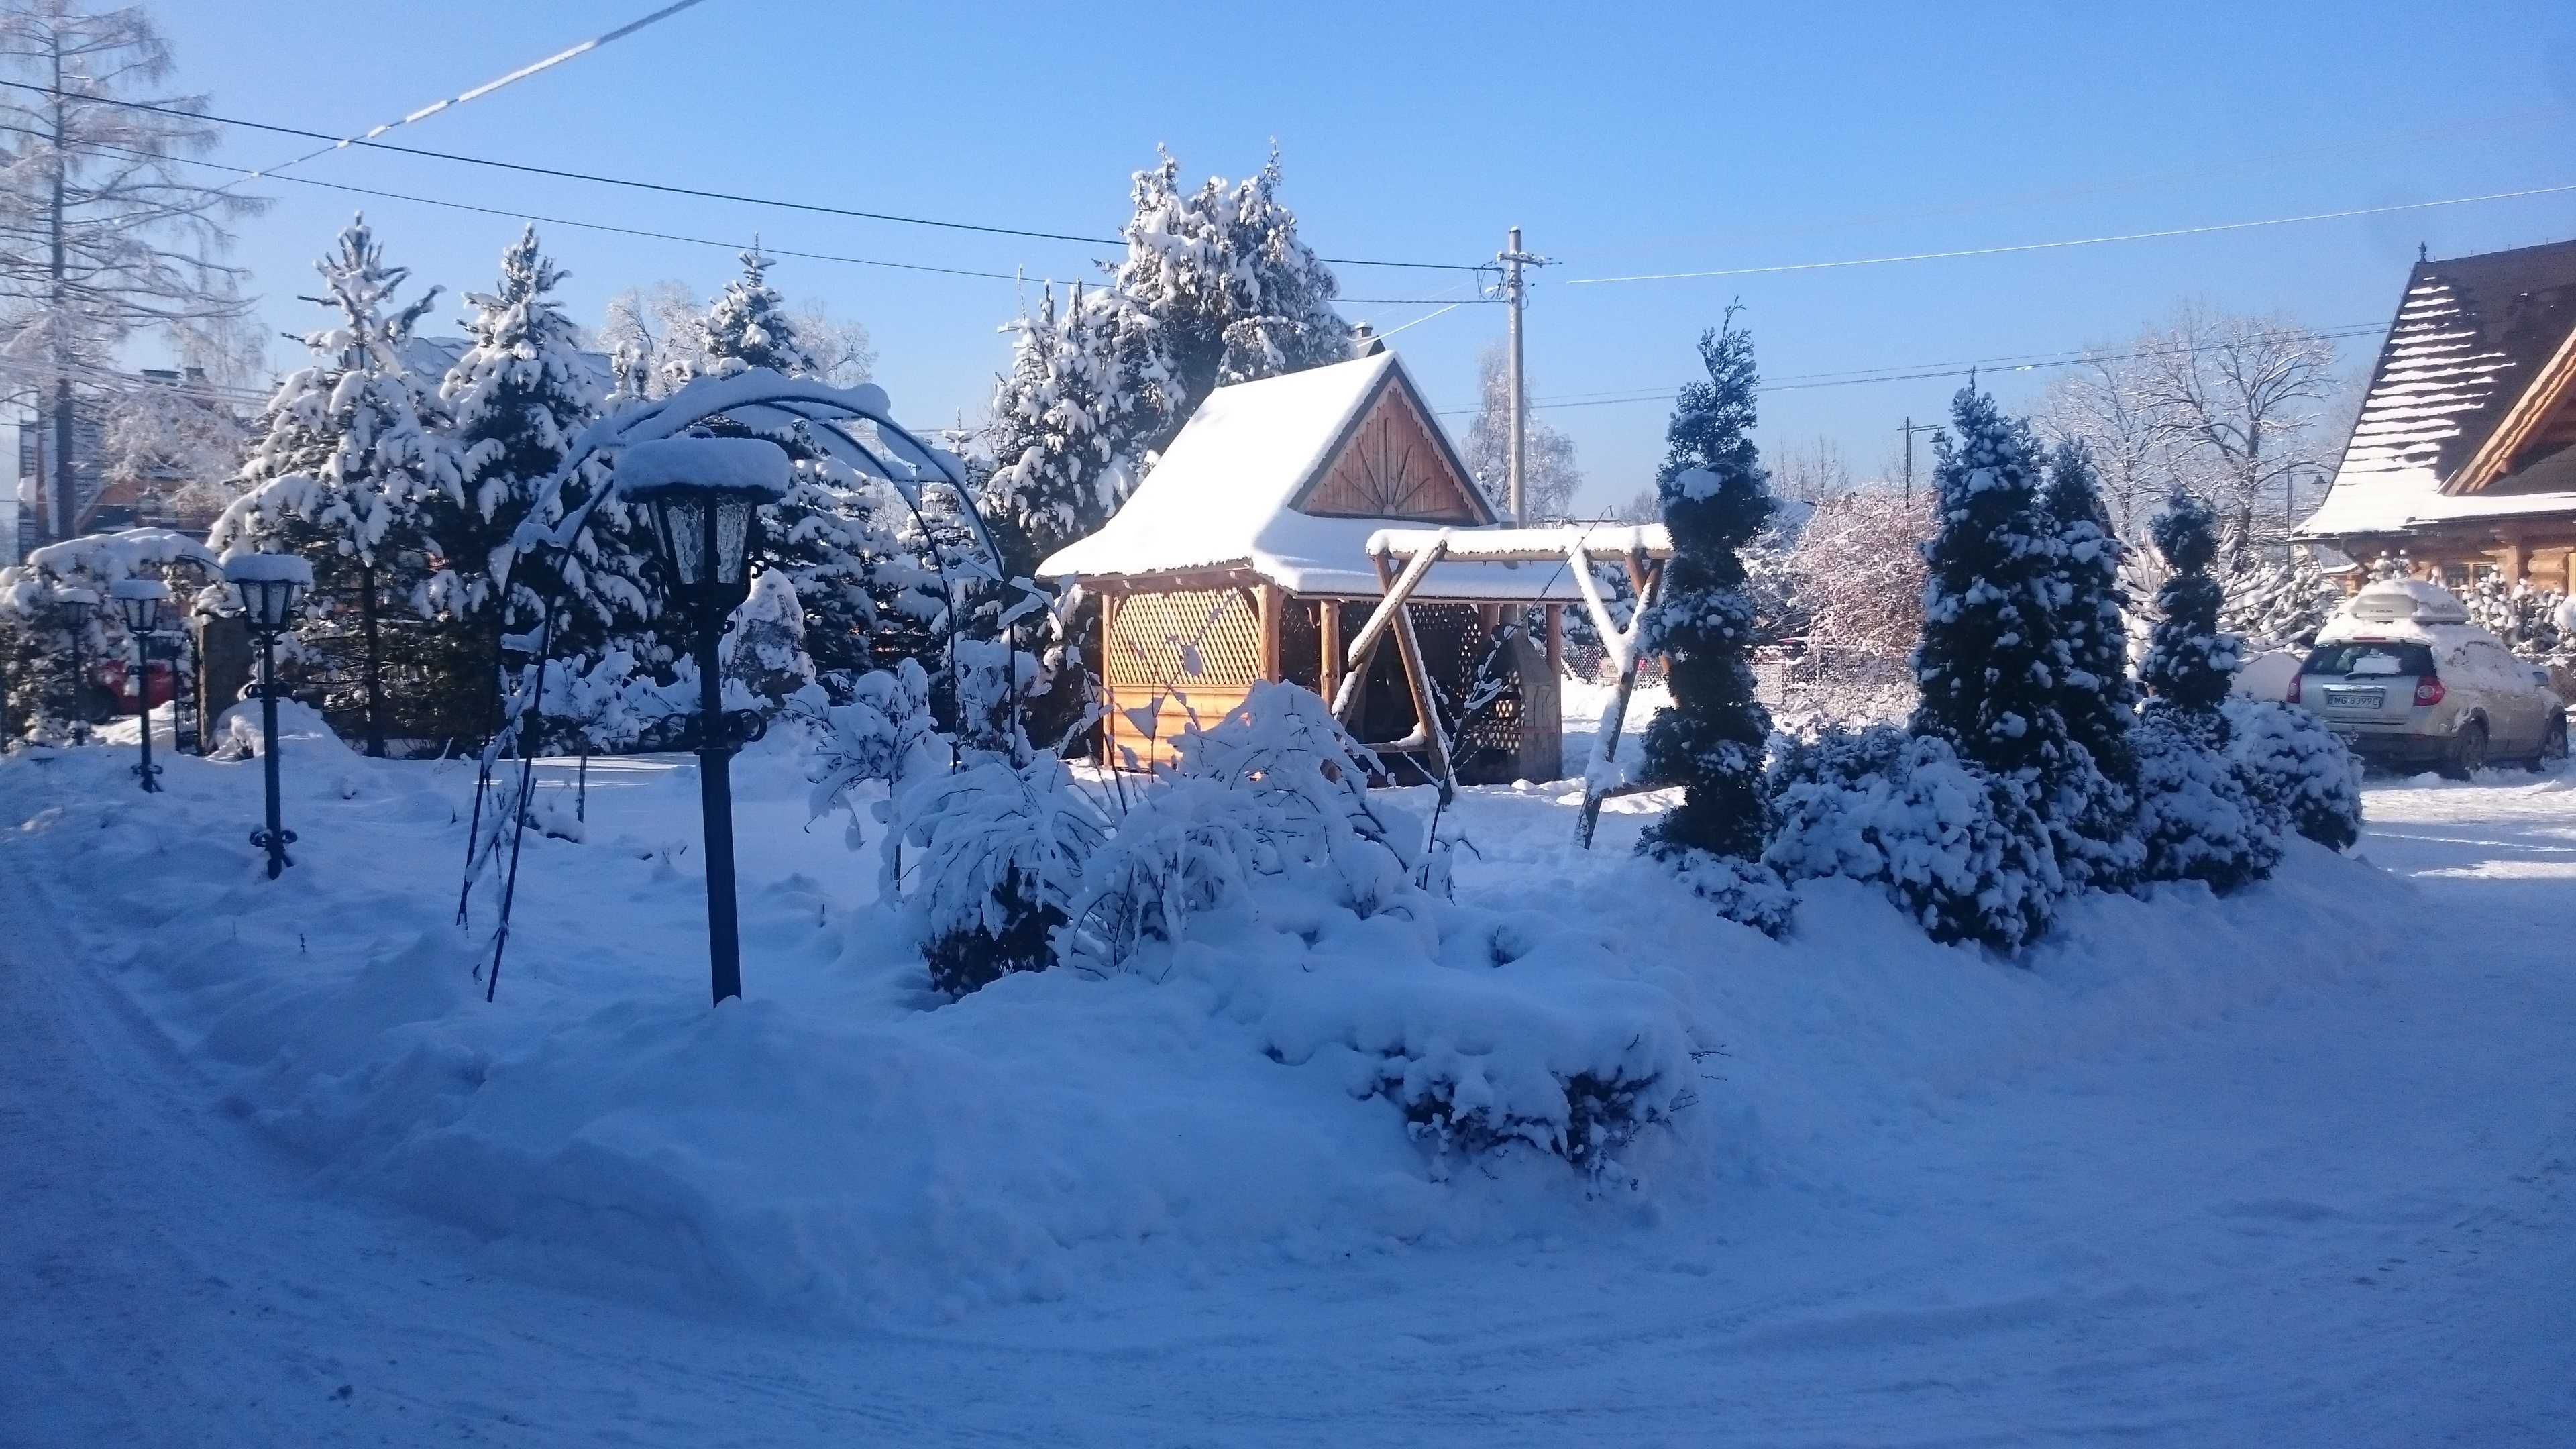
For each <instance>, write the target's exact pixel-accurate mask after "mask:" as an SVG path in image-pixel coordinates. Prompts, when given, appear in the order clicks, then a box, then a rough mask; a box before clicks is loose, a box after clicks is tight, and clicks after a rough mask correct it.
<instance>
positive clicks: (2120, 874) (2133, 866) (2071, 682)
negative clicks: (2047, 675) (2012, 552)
mask: <svg viewBox="0 0 2576 1449" xmlns="http://www.w3.org/2000/svg"><path fill="white" fill-rule="evenodd" d="M2043 507H2044V508H2045V510H2046V516H2047V522H2048V528H2049V531H2050V532H2051V533H2052V534H2053V535H2055V537H2056V540H2057V576H2056V581H2055V584H2054V591H2055V599H2054V603H2055V609H2054V615H2055V623H2056V627H2057V631H2058V634H2059V636H2060V638H2061V639H2062V640H2063V642H2064V646H2065V661H2064V665H2063V667H2062V668H2061V669H2060V670H2059V671H2058V674H2057V690H2056V704H2057V714H2058V717H2059V718H2060V719H2061V720H2063V721H2064V722H2065V726H2066V737H2067V739H2068V741H2069V742H2070V744H2071V746H2072V747H2073V751H2072V752H2070V753H2069V755H2068V756H2067V757H2066V760H2065V762H2064V767H2063V768H2060V769H2058V770H2056V771H2054V772H2052V773H2051V775H2050V780H2051V783H2052V784H2053V785H2054V787H2055V789H2054V797H2053V798H2052V799H2051V800H2049V801H2048V802H2047V808H2046V809H2045V810H2044V811H2043V812H2042V813H2043V814H2045V815H2046V816H2047V818H2048V821H2049V828H2050V831H2051V833H2052V835H2053V837H2054V839H2055V840H2056V842H2057V864H2058V869H2059V871H2060V873H2061V874H2063V875H2064V877H2065V879H2066V885H2067V888H2068V889H2070V890H2081V889H2087V888H2089V889H2093V890H2122V889H2126V888H2127V887H2128V885H2129V884H2130V883H2131V882H2132V881H2134V880H2136V879H2137V873H2138V870H2139V868H2140V867H2141V866H2142V865H2143V864H2144V863H2145V855H2146V847H2145V846H2144V845H2142V844H2141V843H2140V842H2139V840H2138V837H2137V831H2136V814H2137V801H2138V756H2137V751H2136V749H2135V748H2134V747H2133V746H2131V744H2130V742H2129V724H2130V720H2131V718H2132V717H2133V714H2134V711H2135V709H2136V705H2137V690H2136V687H2135V686H2134V685H2133V684H2131V682H2130V680H2129V640H2128V626H2127V620H2126V619H2125V617H2124V615H2123V611H2122V609H2121V590H2120V561H2121V556H2122V555H2123V554H2124V553H2126V552H2127V548H2126V546H2125V545H2123V544H2122V543H2121V542H2120V539H2119V537H2118V535H2116V534H2114V533H2113V532H2112V531H2111V519H2110V514H2109V511H2108V510H2107V509H2105V508H2104V507H2103V505H2102V493H2101V488H2100V483H2099V480H2098V479H2097V477H2096V475H2095V473H2094V471H2093V460H2092V458H2091V457H2090V456H2089V455H2088V454H2087V453H2086V451H2085V449H2084V446H2083V445H2082V444H2080V443H2073V442H2068V443H2062V444H2060V445H2059V446H2058V449H2057V452H2056V455H2055V456H2054V457H2053V458H2052V459H2051V460H2050V466H2049V478H2048V492H2047V495H2046V497H2045V499H2044V500H2043Z"/></svg>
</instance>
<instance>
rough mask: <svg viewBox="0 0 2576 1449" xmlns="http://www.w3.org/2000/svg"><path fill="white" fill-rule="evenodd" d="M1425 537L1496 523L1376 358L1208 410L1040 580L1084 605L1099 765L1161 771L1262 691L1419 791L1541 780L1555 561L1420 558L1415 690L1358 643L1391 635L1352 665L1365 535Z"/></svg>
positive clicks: (1568, 578)
mask: <svg viewBox="0 0 2576 1449" xmlns="http://www.w3.org/2000/svg"><path fill="white" fill-rule="evenodd" d="M1425 525H1428V526H1433V527H1446V528H1450V529H1453V530H1455V531H1456V533H1457V535H1458V536H1461V537H1465V536H1471V535H1473V534H1477V533H1481V532H1483V531H1488V530H1494V529H1496V528H1497V527H1498V520H1497V519H1496V518H1495V515H1494V511H1493V509H1492V507H1491V506H1490V505H1489V504H1487V503H1486V501H1485V499H1484V497H1483V496H1482V495H1481V494H1480V493H1479V492H1478V491H1477V489H1476V487H1475V485H1474V483H1473V482H1472V481H1471V479H1470V477H1469V475H1468V472H1467V469H1466V467H1465V465H1464V464H1463V463H1462V462H1460V460H1459V457H1458V451H1457V448H1456V446H1455V445H1454V444H1452V443H1451V441H1450V440H1449V437H1448V435H1447V434H1446V433H1444V432H1443V431H1442V430H1441V427H1440V424H1439V421H1438V419H1437V418H1435V417H1434V416H1433V415H1432V412H1431V409H1430V408H1429V407H1428V406H1427V405H1425V403H1424V402H1423V399H1422V394H1421V392H1420V390H1419V389H1418V388H1416V387H1415V386H1414V383H1413V379H1412V378H1411V376H1410V375H1408V374H1407V373H1406V372H1405V369H1404V365H1403V364H1402V363H1401V362H1399V361H1398V360H1397V359H1396V356H1395V354H1394V353H1392V352H1384V351H1381V352H1378V353H1376V354H1374V355H1371V356H1367V357H1361V358H1356V359H1354V360H1352V361H1349V362H1342V363H1336V364H1333V365H1332V366H1329V367H1319V368H1313V369H1309V370H1308V371H1305V372H1298V373H1291V374H1288V375H1286V376H1283V377H1274V378H1267V379H1264V380H1262V381H1259V382H1247V383H1238V384H1236V385H1234V386H1232V387H1222V388H1219V389H1217V390H1216V391H1215V392H1214V393H1212V394H1210V395H1209V397H1208V400H1207V401H1206V402H1205V403H1203V404H1201V405H1200V407H1199V409H1198V411H1197V412H1196V413H1194V414H1193V415H1192V416H1191V418H1190V421H1189V423H1188V425H1187V426H1185V427H1184V428H1183V429H1182V430H1181V434H1180V436H1179V437H1178V438H1176V439H1175V440H1174V441H1173V443H1172V446H1171V447H1170V448H1169V449H1168V450H1167V451H1165V453H1164V454H1163V456H1162V458H1161V459H1160V460H1159V461H1158V462H1157V463H1156V464H1155V467H1154V470H1153V472H1152V473H1151V474H1149V475H1148V476H1147V477H1146V480H1145V482H1144V484H1143V486H1142V487H1140V488H1139V489H1138V490H1137V492H1136V495H1135V496H1134V497H1133V498H1131V499H1129V500H1128V501H1127V503H1126V505H1125V506H1124V507H1122V508H1120V509H1119V510H1118V512H1117V514H1116V516H1114V517H1112V518H1111V519H1110V520H1109V522H1108V524H1107V525H1106V526H1105V527H1103V528H1102V529H1101V530H1100V532H1098V533H1096V534H1093V535H1092V536H1091V537H1089V538H1086V539H1083V540H1081V541H1080V542H1078V543H1074V544H1072V545H1069V546H1068V547H1066V548H1064V549H1063V550H1061V551H1059V552H1058V553H1056V554H1055V555H1054V556H1053V557H1052V558H1049V559H1047V560H1046V562H1045V563H1044V564H1043V565H1041V572H1043V573H1044V574H1046V575H1048V576H1050V577H1058V578H1062V577H1071V578H1074V579H1076V580H1078V581H1079V583H1080V584H1081V585H1082V587H1083V588H1085V589H1087V590H1090V591H1091V592H1093V593H1095V594H1097V595H1099V596H1100V598H1101V641H1100V645H1101V647H1100V670H1101V679H1102V683H1103V685H1104V687H1105V690H1106V693H1107V695H1108V706H1109V708H1108V714H1107V718H1106V724H1105V728H1104V729H1103V731H1102V734H1103V751H1104V756H1105V758H1104V761H1103V762H1104V763H1106V764H1108V765H1110V766H1113V767H1116V768H1123V769H1141V768H1148V767H1150V766H1152V765H1154V764H1156V763H1162V762H1167V761H1169V760H1170V759H1171V758H1172V741H1173V740H1174V739H1176V738H1178V737H1179V736H1180V735H1181V734H1182V733H1183V732H1184V731H1185V730H1186V729H1187V728H1188V726H1189V724H1190V723H1191V722H1192V721H1193V720H1196V721H1199V722H1203V723H1206V724H1213V723H1215V722H1216V720H1217V719H1219V718H1220V717H1222V716H1223V715H1224V714H1225V713H1226V712H1227V711H1228V710H1231V709H1232V708H1234V707H1235V706H1236V705H1237V704H1239V703H1240V702H1241V701H1242V699H1243V697H1244V695H1245V694H1246V693H1247V692H1248V691H1249V690H1250V689H1251V687H1252V684H1253V682H1254V681H1255V680H1272V681H1284V682H1288V683H1293V684H1300V685H1303V686H1305V687H1307V688H1309V689H1312V690H1314V691H1315V692H1316V693H1318V694H1320V695H1322V696H1323V697H1324V698H1326V699H1327V700H1332V699H1337V698H1338V699H1341V700H1342V701H1343V702H1344V703H1345V704H1346V705H1347V708H1346V709H1345V710H1344V711H1343V720H1344V722H1345V723H1346V724H1347V725H1348V726H1349V727H1350V728H1351V730H1352V733H1353V734H1355V735H1357V736H1358V737H1359V738H1360V739H1361V740H1362V741H1364V742H1366V743H1369V744H1371V745H1374V746H1377V747H1379V750H1380V753H1381V755H1382V756H1390V755H1391V756H1393V757H1395V758H1397V759H1405V758H1410V759H1412V760H1414V761H1415V762H1416V763H1417V764H1421V765H1424V766H1425V767H1426V768H1425V769H1424V774H1426V775H1430V776H1434V777H1440V778H1446V777H1450V776H1453V775H1454V777H1455V778H1457V779H1460V780H1464V781H1467V782H1470V783H1474V782H1478V781H1486V780H1510V779H1514V778H1529V779H1553V778H1555V777H1556V776H1558V775H1559V774H1560V773H1561V772H1562V763H1563V751H1562V748H1561V741H1560V739H1559V726H1558V721H1557V678H1558V669H1559V665H1560V660H1561V651H1562V644H1561V638H1562V635H1561V630H1560V628H1559V623H1560V619H1561V612H1562V607H1563V605H1565V604H1567V603H1572V602H1576V601H1578V600H1579V599H1580V598H1581V590H1580V586H1579V585H1578V583H1577V581H1576V579H1575V577H1574V575H1575V572H1576V571H1575V570H1574V569H1572V568H1571V567H1570V566H1569V565H1568V563H1567V561H1566V560H1565V559H1564V558H1561V557H1559V558H1553V559H1550V560H1526V561H1523V560H1515V561H1482V560H1477V561H1447V562H1442V561H1434V562H1432V563H1431V564H1429V565H1427V566H1426V567H1425V568H1424V570H1423V571H1422V572H1421V575H1420V577H1419V579H1418V580H1417V581H1416V583H1415V585H1414V586H1413V588H1412V589H1411V590H1410V591H1409V601H1408V602H1407V603H1406V604H1405V605H1404V606H1403V608H1404V609H1405V611H1406V614H1407V618H1408V622H1409V625H1410V635H1411V644H1410V647H1408V648H1407V649H1405V650H1403V651H1401V652H1402V653H1406V654H1414V653H1418V655H1419V656H1420V665H1421V667H1420V670H1419V672H1418V674H1417V673H1416V671H1414V670H1411V669H1409V668H1408V667H1407V665H1406V662H1405V661H1404V660H1403V659H1402V658H1400V657H1399V650H1398V649H1395V648H1380V647H1376V646H1377V642H1378V639H1379V638H1381V637H1383V636H1385V635H1387V634H1390V633H1393V632H1394V631H1392V630H1388V629H1384V628H1381V629H1379V630H1376V631H1372V637H1371V638H1370V640H1369V644H1370V647H1369V648H1368V649H1366V650H1362V651H1358V654H1359V657H1357V658H1353V657H1352V653H1353V651H1352V650H1351V649H1349V647H1348V645H1349V644H1351V643H1356V642H1359V636H1360V635H1361V634H1362V632H1363V630H1364V629H1365V627H1366V622H1367V620H1368V619H1369V617H1370V615H1371V613H1372V612H1373V611H1374V610H1375V609H1376V607H1377V604H1378V602H1379V600H1380V598H1381V597H1382V595H1383V594H1384V592H1385V588H1386V582H1387V581H1386V580H1385V579H1384V578H1382V577H1381V574H1380V568H1381V567H1383V564H1382V562H1381V561H1380V560H1376V559H1372V557H1371V555H1370V550H1369V540H1370V536H1371V535H1372V534H1374V533H1377V532H1378V531H1379V530H1381V529H1387V528H1400V527H1407V526H1413V527H1419V526H1425ZM1524 616H1526V617H1527V618H1528V619H1529V623H1530V625H1531V627H1528V628H1525V629H1519V630H1514V631H1509V633H1508V635H1507V636H1506V635H1505V632H1504V631H1503V630H1502V628H1501V626H1502V625H1503V624H1504V623H1505V622H1506V620H1507V618H1520V617H1524ZM1480 671H1482V672H1483V674H1484V675H1485V678H1486V686H1485V687H1483V688H1481V689H1480V688H1478V683H1477V682H1478V677H1479V673H1480ZM1348 675H1356V676H1357V679H1356V680H1355V681H1351V680H1349V679H1348V678H1347V676H1348ZM1497 680H1499V681H1501V687H1500V688H1499V689H1497V688H1495V687H1493V685H1494V682H1495V681H1497ZM1424 691H1428V693H1429V694H1430V695H1431V696H1432V697H1433V698H1434V700H1435V701H1436V704H1435V711H1434V718H1435V720H1436V721H1438V723H1439V725H1440V727H1438V728H1430V729H1426V728H1424V726H1423V718H1422V710H1421V709H1420V707H1419V703H1418V700H1417V695H1419V694H1420V693H1422V692H1424ZM1471 694H1472V695H1474V696H1476V703H1475V705H1474V707H1472V708H1471V707H1470V705H1469V701H1470V697H1471ZM1462 726H1463V727H1462ZM1434 741H1439V742H1440V744H1441V745H1445V746H1447V748H1446V749H1445V750H1441V751H1440V753H1441V754H1444V755H1447V756H1450V757H1449V758H1436V757H1434V756H1433V751H1434V749H1435V748H1436V747H1435V745H1434Z"/></svg>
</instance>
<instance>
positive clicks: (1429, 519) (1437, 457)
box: [1289, 368, 1494, 524]
mask: <svg viewBox="0 0 2576 1449" xmlns="http://www.w3.org/2000/svg"><path fill="white" fill-rule="evenodd" d="M1289 506H1290V507H1292V508H1294V509H1296V510H1297V511H1299V512H1300V513H1312V514H1318V515H1321V516H1324V517H1332V518H1385V519H1394V520H1403V521H1406V522H1420V523H1457V524H1480V523H1491V522H1493V521H1494V513H1493V510H1492V509H1491V508H1489V507H1487V506H1486V504H1485V501H1484V497H1483V495H1481V494H1479V493H1478V492H1477V491H1476V485H1475V483H1474V481H1473V480H1471V479H1470V478H1469V477H1468V476H1467V469H1466V465H1465V464H1464V463H1462V462H1460V461H1459V458H1458V454H1457V452H1456V451H1455V450H1454V449H1452V448H1451V447H1450V446H1449V440H1448V438H1447V437H1446V435H1444V434H1443V433H1442V432H1441V431H1440V429H1439V426H1438V425H1437V424H1435V423H1433V422H1432V421H1431V418H1430V414H1429V412H1428V410H1427V409H1425V408H1424V407H1423V406H1422V399H1421V398H1420V397H1418V396H1416V395H1415V394H1414V391H1413V387H1412V384H1411V383H1410V382H1409V381H1407V380H1406V378H1405V376H1404V373H1403V370H1402V369H1401V368H1389V369H1388V370H1387V374H1386V376H1385V377H1384V378H1382V379H1381V380H1380V381H1379V383H1378V386H1377V391H1376V394H1375V395H1374V396H1373V397H1371V398H1370V399H1369V401H1368V403H1367V404H1366V405H1365V406H1363V407H1362V408H1361V409H1360V410H1359V413H1358V414H1357V415H1356V416H1355V417H1353V418H1352V419H1351V422H1350V424H1349V425H1348V426H1347V427H1345V428H1344V429H1343V430H1342V435H1341V437H1340V438H1339V439H1337V440H1336V441H1335V442H1334V444H1333V447H1332V449H1331V450H1330V451H1329V452H1327V453H1326V454H1325V455H1324V459H1323V461H1322V463H1321V464H1320V466H1318V467H1317V469H1316V471H1315V475H1314V476H1313V477H1312V478H1310V479H1308V480H1307V482H1306V485H1305V486H1304V487H1303V488H1301V489H1299V490H1298V492H1297V496H1296V497H1295V498H1293V499H1291V500H1290V501H1289Z"/></svg>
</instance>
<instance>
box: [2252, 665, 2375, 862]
mask: <svg viewBox="0 0 2576 1449" xmlns="http://www.w3.org/2000/svg"><path fill="white" fill-rule="evenodd" d="M2227 714H2228V720H2229V723H2230V724H2231V725H2233V726H2234V730H2235V741H2234V750H2235V758H2236V765H2237V770H2238V773H2239V774H2240V775H2241V776H2242V777H2243V780H2244V784H2245V792H2246V794H2247V796H2248V797H2249V798H2250V799H2251V800H2252V801H2253V803H2254V804H2255V806H2256V807H2257V808H2258V809H2261V810H2264V811H2266V812H2270V813H2274V814H2277V815H2278V816H2280V817H2281V818H2282V819H2284V820H2285V821H2286V822H2287V823H2288V827H2289V828H2291V829H2295V830H2297V831H2298V832H2299V833H2300V834H2301V835H2304V836H2306V837H2307V838H2309V839H2310V840H2313V841H2315V842H2316V843H2317V844H2319V845H2322V846H2325V847H2326V848H2327V849H2329V850H2349V849H2351V848H2352V845H2353V843H2354V842H2355V841H2358V840H2359V839H2361V762H2360V761H2359V760H2357V759H2355V758H2353V753H2352V751H2351V750H2350V749H2348V748H2346V747H2345V745H2344V742H2343V741H2342V740H2341V739H2339V738H2337V737H2336V735H2335V732H2334V731H2332V730H2330V729H2327V728H2326V727H2325V725H2324V724H2323V723H2322V722H2321V721H2319V720H2318V719H2317V717H2316V716H2315V715H2312V714H2310V713H2308V712H2307V711H2306V710H2304V709H2300V708H2298V707H2297V706H2295V705H2286V704H2276V703H2273V702H2271V701H2268V700H2250V699H2232V700H2229V701H2228V703H2227Z"/></svg>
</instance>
